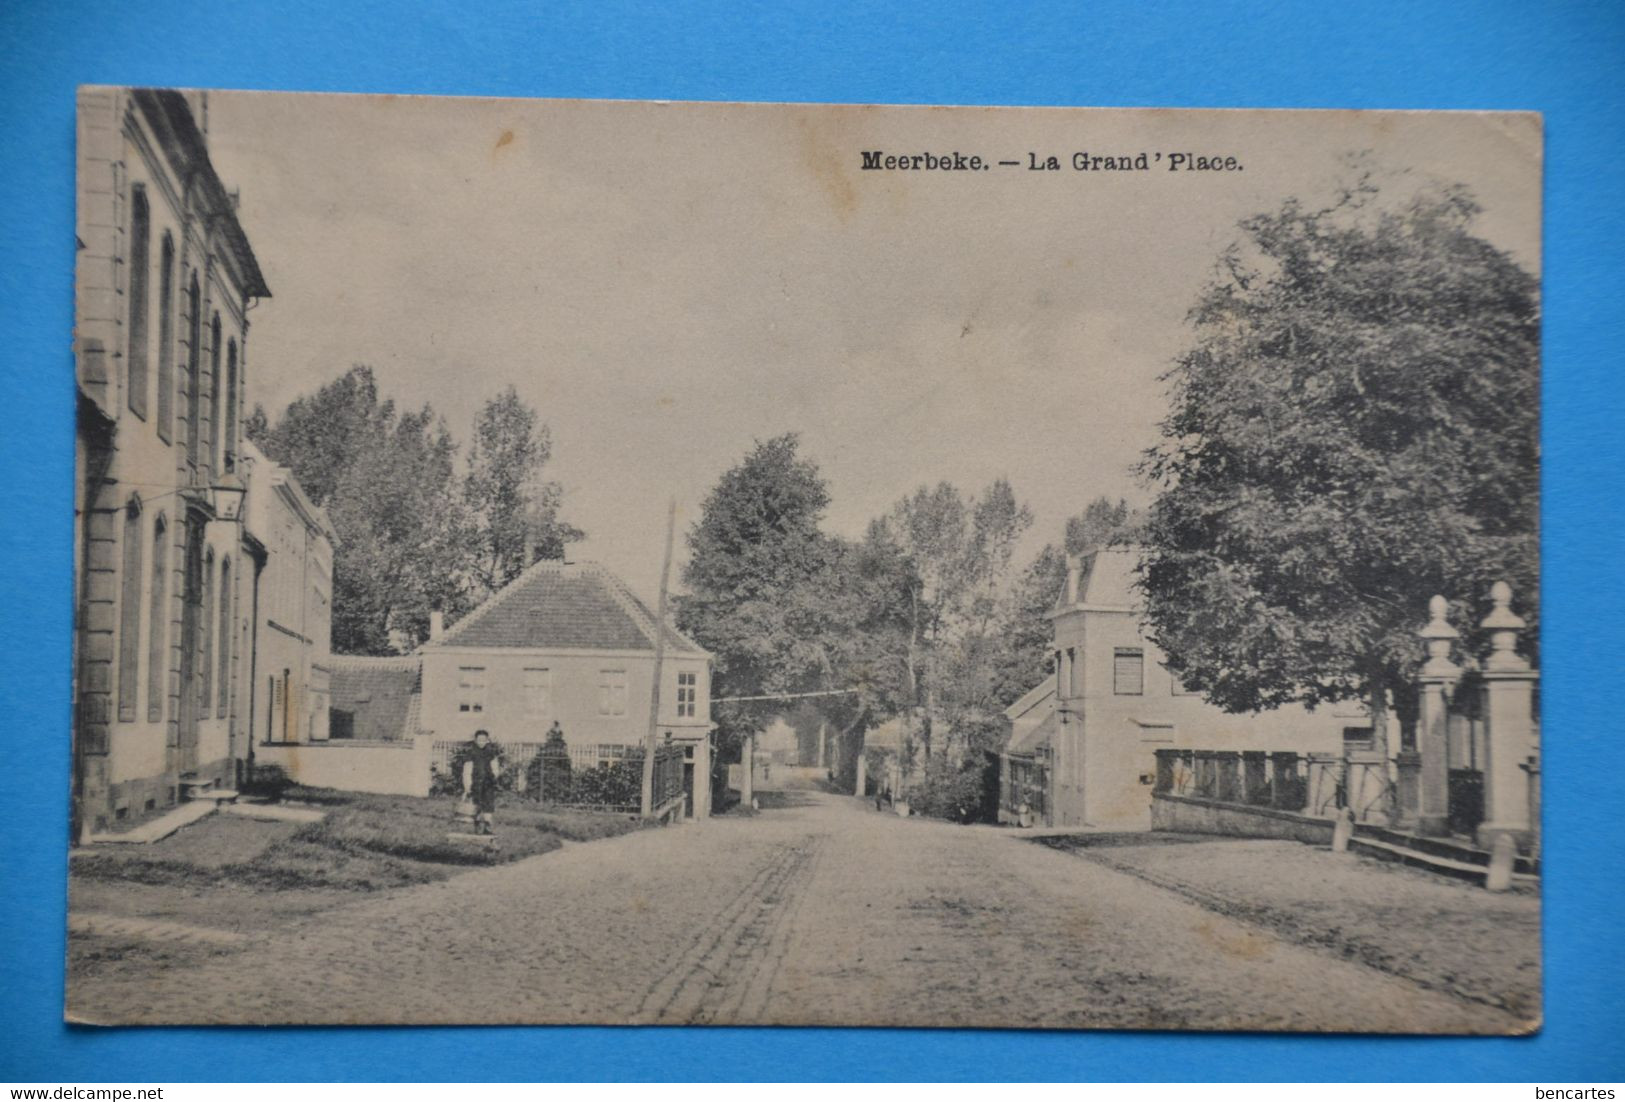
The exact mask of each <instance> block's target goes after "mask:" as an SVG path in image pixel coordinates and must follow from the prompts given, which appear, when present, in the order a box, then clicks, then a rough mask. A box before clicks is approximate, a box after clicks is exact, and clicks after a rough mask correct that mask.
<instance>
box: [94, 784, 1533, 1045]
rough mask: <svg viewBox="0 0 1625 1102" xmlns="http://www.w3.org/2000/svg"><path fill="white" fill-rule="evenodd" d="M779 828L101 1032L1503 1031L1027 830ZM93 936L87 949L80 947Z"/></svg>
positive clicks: (621, 867)
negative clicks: (297, 1027)
mask: <svg viewBox="0 0 1625 1102" xmlns="http://www.w3.org/2000/svg"><path fill="white" fill-rule="evenodd" d="M787 796H788V800H787V802H788V803H790V804H791V806H788V807H778V808H773V809H770V810H765V811H763V812H762V813H761V814H760V815H757V816H755V817H729V818H721V819H714V820H710V821H707V822H703V823H698V824H690V825H684V826H680V827H674V828H668V829H665V830H658V831H642V832H637V833H634V834H629V835H625V836H623V837H619V838H614V839H610V840H607V841H600V842H593V843H585V844H575V845H570V846H567V847H566V848H565V849H563V850H561V851H558V852H556V853H551V854H546V855H544V856H540V857H535V858H531V859H529V860H526V861H521V862H518V863H516V864H512V865H508V866H502V867H496V868H491V869H487V870H481V871H479V872H474V873H470V874H467V875H465V876H461V877H457V878H455V879H453V880H449V881H445V882H441V883H435V884H428V885H423V886H420V887H414V888H409V889H403V890H401V891H397V892H391V893H388V894H385V895H380V896H376V897H371V898H367V899H364V900H362V901H360V902H357V903H355V904H353V905H349V906H346V907H342V908H339V909H337V910H331V911H327V912H324V913H322V914H318V915H314V916H310V917H308V918H305V919H300V920H294V921H290V922H287V923H284V924H283V925H282V926H281V927H280V928H278V929H273V930H268V931H267V932H266V933H264V934H263V935H260V936H255V937H251V938H249V939H248V940H247V941H245V942H243V943H241V944H240V945H234V946H231V947H227V948H222V947H219V946H215V947H213V948H212V949H211V950H210V951H209V952H208V953H200V954H198V955H196V957H195V958H189V959H188V960H187V961H186V962H185V963H183V964H180V965H172V966H168V967H165V968H162V969H153V970H147V971H131V970H129V969H111V968H110V969H108V970H106V971H105V972H100V973H92V974H91V975H89V976H88V977H85V978H81V979H79V980H77V981H76V982H75V983H73V984H72V985H71V986H70V990H69V1012H70V1015H71V1016H72V1017H73V1018H75V1019H76V1020H80V1021H89V1022H107V1023H115V1022H118V1023H123V1022H147V1023H159V1022H166V1023H180V1022H244V1023H290V1022H313V1023H316V1022H319V1023H362V1022H398V1023H408V1022H411V1023H454V1022H468V1023H474V1022H502V1023H514V1022H538V1023H539V1022H568V1023H588V1022H603V1023H622V1022H625V1023H668V1024H682V1023H707V1022H714V1023H718V1024H843V1025H909V1026H934V1025H935V1026H992V1027H997V1026H1036V1027H1045V1026H1048V1027H1068V1026H1084V1027H1140V1028H1147V1027H1148V1028H1197V1029H1272V1028H1273V1029H1281V1028H1286V1029H1310V1030H1377V1031H1408V1030H1428V1031H1441V1030H1442V1031H1460V1032H1504V1031H1507V1030H1509V1029H1513V1028H1516V1026H1517V1024H1518V1023H1517V1021H1516V1019H1514V1018H1513V1017H1512V1016H1511V1015H1508V1014H1506V1013H1504V1012H1503V1011H1501V1010H1498V1009H1495V1008H1492V1007H1489V1006H1485V1005H1482V1004H1480V1003H1474V1002H1469V1001H1465V1000H1461V999H1457V998H1453V997H1451V996H1449V995H1446V994H1443V993H1439V992H1435V991H1429V990H1425V989H1423V988H1422V987H1419V986H1417V985H1415V984H1413V983H1411V982H1409V981H1407V980H1404V979H1401V978H1398V977H1396V976H1391V975H1387V974H1384V973H1381V972H1378V971H1375V970H1372V969H1370V968H1366V967H1364V966H1361V965H1359V964H1356V963H1352V962H1348V961H1343V960H1338V959H1335V958H1334V957H1332V956H1331V955H1329V954H1323V953H1317V952H1315V951H1312V950H1309V949H1306V948H1303V947H1300V946H1298V945H1294V944H1290V943H1288V942H1286V941H1282V940H1279V939H1277V938H1276V937H1274V936H1273V935H1271V934H1269V933H1267V932H1265V931H1263V930H1261V929H1259V928H1257V927H1253V926H1248V925H1244V924H1242V923H1240V922H1237V921H1235V920H1233V919H1230V918H1227V917H1224V916H1222V915H1220V914H1218V913H1215V912H1213V911H1209V910H1206V909H1203V908H1202V907H1200V906H1198V905H1197V904H1195V903H1193V902H1190V901H1188V900H1186V899H1184V898H1181V897H1180V896H1178V895H1176V894H1174V893H1172V892H1170V891H1167V890H1165V889H1163V888H1159V887H1156V886H1153V885H1151V884H1148V883H1146V882H1145V881H1143V880H1140V879H1136V878H1135V877H1133V876H1131V875H1128V874H1126V873H1123V872H1120V871H1117V870H1114V869H1111V868H1107V867H1104V866H1102V865H1100V864H1097V863H1094V862H1091V861H1087V860H1083V859H1080V858H1078V857H1075V856H1070V855H1068V854H1065V853H1061V852H1057V851H1056V850H1054V849H1051V848H1048V847H1045V846H1040V845H1034V844H1032V843H1031V842H1030V841H1028V840H1025V839H1023V838H1022V837H1021V836H1020V835H1019V834H1018V832H1015V831H1009V830H999V829H996V828H991V827H961V826H954V825H950V824H946V823H940V822H933V821H928V820H921V819H899V818H897V817H896V816H893V815H889V814H879V813H876V812H875V811H874V810H873V808H872V807H870V806H868V805H865V804H863V803H861V802H859V801H856V800H853V799H850V798H846V797H840V796H831V795H827V794H823V793H817V792H796V793H789V794H787ZM90 936H94V935H90Z"/></svg>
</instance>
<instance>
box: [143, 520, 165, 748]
mask: <svg viewBox="0 0 1625 1102" xmlns="http://www.w3.org/2000/svg"><path fill="white" fill-rule="evenodd" d="M168 597H169V525H168V524H166V523H165V522H164V518H163V515H162V514H159V516H158V519H157V521H155V522H154V523H153V526H152V610H151V612H149V613H148V614H147V722H149V723H157V722H158V721H159V720H161V719H163V718H164V702H165V701H166V700H167V699H168V697H169V694H168V691H167V688H168V686H167V684H166V682H167V681H168V679H169V655H168V653H167V650H168V647H169V600H168Z"/></svg>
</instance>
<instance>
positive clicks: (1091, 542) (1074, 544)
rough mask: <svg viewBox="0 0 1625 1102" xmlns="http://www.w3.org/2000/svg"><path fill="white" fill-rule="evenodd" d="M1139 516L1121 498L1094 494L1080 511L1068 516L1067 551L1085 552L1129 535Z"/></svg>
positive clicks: (1070, 552) (1069, 552)
mask: <svg viewBox="0 0 1625 1102" xmlns="http://www.w3.org/2000/svg"><path fill="white" fill-rule="evenodd" d="M1142 519H1143V518H1141V517H1140V516H1138V515H1137V514H1136V513H1135V511H1134V510H1133V509H1130V508H1129V504H1128V502H1127V501H1124V500H1123V499H1122V498H1118V499H1117V501H1116V503H1115V504H1114V503H1113V502H1112V500H1111V499H1110V498H1108V497H1097V498H1095V499H1094V500H1093V501H1091V502H1090V503H1089V504H1088V505H1086V506H1084V509H1083V512H1081V513H1079V514H1078V515H1077V516H1075V517H1071V518H1069V519H1068V520H1067V522H1066V551H1067V554H1069V555H1087V554H1089V552H1091V551H1095V550H1098V549H1099V548H1102V547H1105V546H1107V545H1109V544H1111V543H1113V542H1117V541H1120V540H1122V539H1124V538H1126V537H1128V536H1129V535H1131V534H1132V532H1133V530H1134V529H1135V528H1136V526H1137V525H1138V523H1139V522H1140V521H1141V520H1142Z"/></svg>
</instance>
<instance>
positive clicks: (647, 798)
mask: <svg viewBox="0 0 1625 1102" xmlns="http://www.w3.org/2000/svg"><path fill="white" fill-rule="evenodd" d="M676 527H677V499H676V498H675V497H674V498H672V499H671V503H670V504H669V505H667V506H666V557H665V559H664V560H663V561H662V562H661V564H660V604H659V605H658V609H659V611H657V612H656V613H655V670H654V684H653V685H652V686H651V687H650V689H649V740H648V743H647V745H645V746H644V748H643V817H644V818H645V819H647V818H648V817H649V816H651V815H653V814H654V801H655V750H656V748H657V747H658V746H659V745H660V678H661V675H662V667H663V666H664V665H665V663H666V587H667V583H668V582H669V581H670V578H671V541H672V533H673V531H674V530H675V529H676Z"/></svg>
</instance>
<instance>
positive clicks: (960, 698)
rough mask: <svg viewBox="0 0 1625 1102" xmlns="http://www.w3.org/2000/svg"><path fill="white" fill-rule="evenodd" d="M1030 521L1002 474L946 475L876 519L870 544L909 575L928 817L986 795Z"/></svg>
mask: <svg viewBox="0 0 1625 1102" xmlns="http://www.w3.org/2000/svg"><path fill="white" fill-rule="evenodd" d="M1031 524H1032V512H1031V510H1030V509H1028V508H1027V507H1026V506H1025V505H1022V504H1021V503H1020V502H1019V501H1018V500H1017V498H1016V496H1015V492H1014V490H1012V488H1011V487H1010V484H1009V483H1008V482H1006V481H1005V480H1003V479H998V480H996V481H994V482H993V483H992V484H990V485H989V486H988V487H987V488H986V489H985V490H984V491H983V492H982V493H981V494H980V495H979V496H976V497H968V496H966V495H965V494H963V493H962V492H961V491H960V490H959V489H958V488H957V487H955V486H953V485H951V484H949V483H946V482H944V483H939V484H938V485H937V486H935V487H926V486H922V487H920V488H919V489H918V490H916V491H915V492H914V493H913V494H911V495H909V496H908V497H906V498H904V499H903V500H901V501H899V502H898V503H897V505H896V506H894V507H893V509H892V510H891V512H890V513H889V514H887V516H886V517H884V518H882V519H880V520H879V521H877V522H876V523H875V524H874V525H873V526H872V527H871V531H870V538H869V542H870V543H872V544H874V545H875V546H876V547H879V548H885V549H887V551H888V553H889V554H892V555H894V556H895V557H896V558H897V559H899V560H900V561H901V563H902V564H903V567H904V575H903V576H904V577H905V578H906V579H907V583H906V587H905V590H904V593H905V597H906V604H905V605H904V614H903V616H902V622H903V623H904V624H905V625H906V628H905V630H903V631H902V632H901V633H899V634H897V635H894V636H893V637H892V638H893V645H894V646H896V647H897V648H898V653H897V654H896V655H895V659H894V664H895V665H896V666H900V668H901V672H902V685H901V686H900V687H899V689H900V691H899V692H898V693H897V695H898V696H899V697H900V698H901V705H902V707H901V711H902V713H903V715H904V716H905V717H906V724H907V731H908V735H909V738H908V744H909V745H908V747H907V748H906V753H905V757H906V759H907V763H908V768H909V769H910V771H911V772H912V773H913V775H914V777H915V784H914V794H913V798H914V800H915V802H916V803H917V804H918V805H919V806H920V807H921V808H922V810H924V811H926V813H928V814H937V815H943V816H946V817H965V816H967V815H971V814H974V813H975V812H976V810H977V807H978V805H979V804H980V803H981V802H982V797H981V792H982V790H983V787H984V772H985V767H986V764H987V761H986V752H987V751H989V750H991V749H993V748H994V747H995V746H996V743H997V741H998V739H999V737H1000V736H1001V734H1002V731H1003V724H1002V718H1001V716H1000V714H999V713H1000V712H1001V711H1002V709H1003V707H1004V706H1005V704H1007V703H1008V700H1006V699H1004V694H1005V693H1006V692H1007V691H1008V681H1009V677H1008V674H1007V673H1005V672H1004V668H1005V667H1006V666H1008V665H1009V660H1008V657H1007V654H1006V652H1007V650H1008V642H1009V640H1008V636H1007V629H1008V626H1009V625H1008V617H1009V612H1010V603H1009V599H1010V593H1009V580H1010V577H1009V576H1010V572H1011V568H1012V566H1013V562H1014V556H1015V547H1016V544H1017V542H1018V541H1019V540H1020V538H1021V536H1022V534H1023V533H1024V532H1025V531H1026V529H1027V528H1028V527H1030V526H1031ZM1021 691H1025V689H1023V690H1021ZM1017 695H1019V693H1018V694H1017ZM1010 699H1013V698H1010ZM916 750H917V751H918V754H917V755H916V753H915V751H916ZM937 759H940V760H937ZM967 793H976V794H977V796H976V799H974V800H970V799H968V797H967Z"/></svg>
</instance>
